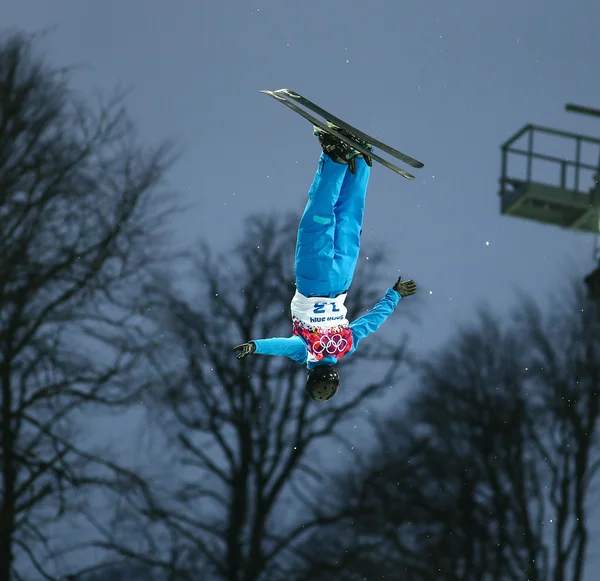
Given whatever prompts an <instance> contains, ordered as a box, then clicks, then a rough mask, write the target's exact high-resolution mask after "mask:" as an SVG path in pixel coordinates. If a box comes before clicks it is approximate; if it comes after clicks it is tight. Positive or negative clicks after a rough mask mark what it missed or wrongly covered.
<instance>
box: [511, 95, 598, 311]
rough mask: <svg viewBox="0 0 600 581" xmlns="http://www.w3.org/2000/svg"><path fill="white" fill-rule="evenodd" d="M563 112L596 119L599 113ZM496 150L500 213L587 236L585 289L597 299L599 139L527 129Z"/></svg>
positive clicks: (589, 110)
mask: <svg viewBox="0 0 600 581" xmlns="http://www.w3.org/2000/svg"><path fill="white" fill-rule="evenodd" d="M565 109H566V111H569V112H573V113H581V114H584V115H589V116H594V117H600V109H592V108H590V107H581V106H579V105H572V104H568V105H566V107H565ZM501 150H502V175H501V177H500V192H499V195H500V211H501V213H502V214H503V215H507V216H514V217H518V218H524V219H527V220H534V221H536V222H541V223H544V224H551V225H554V226H559V227H561V228H567V229H569V230H572V231H577V232H587V233H589V234H593V235H594V261H595V263H596V268H595V270H594V271H593V272H591V273H590V274H589V275H588V276H587V277H586V278H585V284H586V285H587V287H588V291H589V294H590V298H598V299H600V138H596V137H590V136H586V135H581V134H579V133H569V132H566V131H559V130H557V129H550V128H548V127H540V126H538V125H532V124H528V125H525V127H523V128H522V129H520V130H519V131H517V133H515V134H514V135H513V136H512V137H511V138H510V139H509V140H508V141H506V142H505V143H504V144H503V145H502V146H501ZM514 166H516V168H515V167H514Z"/></svg>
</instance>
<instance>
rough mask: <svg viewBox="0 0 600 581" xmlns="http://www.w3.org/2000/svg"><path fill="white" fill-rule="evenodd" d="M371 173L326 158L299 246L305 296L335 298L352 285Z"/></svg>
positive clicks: (362, 165) (360, 164)
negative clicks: (351, 168)
mask: <svg viewBox="0 0 600 581" xmlns="http://www.w3.org/2000/svg"><path fill="white" fill-rule="evenodd" d="M370 173H371V168H370V167H369V166H368V165H367V164H366V162H365V160H364V159H362V158H358V159H357V160H356V174H353V173H352V172H351V171H350V169H349V168H348V166H347V165H345V164H341V163H335V162H333V161H332V160H331V159H330V158H329V156H327V155H326V154H324V153H322V154H321V157H320V159H319V167H318V169H317V173H316V175H315V179H314V181H313V183H312V186H311V188H310V190H309V192H308V203H307V204H306V208H305V210H304V214H303V215H302V218H301V220H300V226H299V227H298V238H297V242H296V288H297V289H298V291H299V292H300V293H302V294H303V295H304V296H307V297H309V296H318V297H335V296H337V295H339V294H341V293H343V292H345V291H347V290H348V288H349V287H350V285H351V284H352V278H353V277H354V270H355V269H356V263H357V261H358V255H359V253H360V235H361V232H362V223H363V214H364V211H365V201H366V196H367V185H368V183H369V175H370Z"/></svg>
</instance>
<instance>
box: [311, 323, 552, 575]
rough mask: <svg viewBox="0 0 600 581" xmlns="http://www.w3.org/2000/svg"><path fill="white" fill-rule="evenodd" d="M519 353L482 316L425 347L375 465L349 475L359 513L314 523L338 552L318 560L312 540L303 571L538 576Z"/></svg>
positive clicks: (350, 500)
mask: <svg viewBox="0 0 600 581" xmlns="http://www.w3.org/2000/svg"><path fill="white" fill-rule="evenodd" d="M519 354H520V350H519V344H518V342H516V341H515V339H514V336H512V334H510V333H505V332H503V331H502V330H501V328H500V326H499V325H498V324H497V323H496V322H495V321H494V320H493V319H491V318H490V317H488V316H482V317H481V321H480V324H479V326H477V327H474V328H472V329H466V330H463V331H462V332H461V333H460V334H459V336H458V337H456V338H454V339H453V340H452V341H451V343H450V344H449V345H448V346H447V347H445V348H443V349H442V351H441V352H440V353H437V354H434V355H432V356H431V358H430V360H429V362H428V363H426V364H425V365H423V366H422V367H421V370H420V371H421V376H420V381H419V383H418V387H417V389H416V390H415V392H414V394H413V395H412V397H411V398H410V400H409V401H408V402H407V403H406V404H405V405H406V409H405V410H404V411H403V412H400V413H396V414H394V416H393V417H392V418H391V419H390V420H388V421H386V422H384V423H382V424H381V429H380V442H379V444H378V446H377V447H376V449H375V450H374V451H373V453H372V457H373V462H372V465H371V466H370V467H369V469H368V470H367V471H366V472H365V474H364V475H363V476H362V477H361V475H360V474H354V475H353V476H352V479H351V481H353V482H355V483H356V484H354V485H353V486H352V487H349V488H348V489H347V491H346V493H345V495H344V496H345V497H346V501H345V502H346V503H347V504H350V505H352V506H354V507H356V510H355V515H356V516H355V518H354V519H353V520H352V522H350V523H348V522H346V523H345V525H346V527H345V529H339V528H336V527H333V528H331V529H330V530H324V531H322V532H321V533H320V534H321V536H322V537H324V538H329V539H341V540H342V541H341V543H340V546H339V548H338V549H337V554H335V553H334V554H333V555H330V556H328V557H327V559H326V560H325V562H323V560H321V561H317V562H316V563H315V562H314V555H315V554H316V551H315V549H314V545H313V546H311V545H309V546H308V547H307V548H306V550H305V555H306V562H307V563H309V565H310V567H309V569H308V573H307V574H304V575H302V576H299V578H300V579H314V580H318V581H329V580H330V579H334V578H336V579H343V580H348V581H354V580H357V581H358V580H359V579H362V578H364V577H365V576H366V577H367V578H369V574H370V575H372V576H373V578H375V577H378V576H383V575H385V576H391V575H392V574H396V575H397V574H398V572H400V571H401V572H402V578H403V579H407V580H409V581H442V580H444V581H455V580H456V581H458V580H459V579H460V580H462V581H465V580H466V581H501V580H502V581H504V580H508V579H514V580H515V581H516V580H523V579H540V580H541V579H544V578H545V577H543V575H538V569H539V568H541V567H542V566H543V561H544V554H543V550H542V547H541V544H540V534H541V533H540V531H539V527H541V523H540V520H539V519H540V517H541V516H542V514H541V512H540V510H541V501H540V495H541V486H540V483H539V482H538V480H537V465H536V464H535V462H532V460H531V458H530V453H529V449H530V448H531V446H530V445H529V444H528V440H527V432H526V427H527V425H528V422H529V421H530V419H529V418H528V415H527V401H526V399H525V398H524V395H523V390H522V387H523V382H522V380H521V375H522V374H521V370H520V365H519ZM349 539H351V540H352V542H351V543H350V544H349V543H348V540H349ZM322 543H323V544H324V542H322ZM311 560H312V561H313V562H312V563H311Z"/></svg>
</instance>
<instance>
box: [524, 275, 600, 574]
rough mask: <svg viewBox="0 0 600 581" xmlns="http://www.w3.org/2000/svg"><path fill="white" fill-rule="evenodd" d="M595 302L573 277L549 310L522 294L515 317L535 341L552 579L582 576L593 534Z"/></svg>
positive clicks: (533, 370) (534, 402)
mask: <svg viewBox="0 0 600 581" xmlns="http://www.w3.org/2000/svg"><path fill="white" fill-rule="evenodd" d="M565 298H566V300H565ZM598 309H599V305H598V303H597V302H593V301H589V300H587V299H586V298H585V296H584V292H583V289H582V288H581V287H580V286H579V285H572V287H571V288H568V289H567V290H566V292H563V293H561V296H560V297H559V299H557V300H555V301H554V303H553V308H552V310H551V312H550V313H549V314H547V315H543V314H542V312H541V311H540V309H539V307H538V306H537V305H536V304H535V303H534V302H533V301H531V300H525V301H524V305H523V308H522V309H521V311H520V312H519V317H518V320H519V325H520V328H521V330H522V332H523V334H524V335H525V336H526V337H527V338H528V342H529V345H530V346H531V350H530V352H529V353H528V356H529V357H528V361H527V367H528V372H529V374H530V377H531V382H532V384H533V385H534V386H535V389H532V398H531V406H532V409H533V410H534V413H535V414H536V416H537V421H536V424H535V428H536V429H535V430H534V431H532V433H531V438H532V439H533V441H534V443H535V446H536V447H537V449H538V453H539V456H540V457H541V458H543V460H544V465H545V468H546V470H547V480H546V481H547V483H548V490H549V494H548V499H547V501H548V503H549V510H548V513H549V515H550V517H551V523H552V526H551V532H550V535H549V536H550V539H549V544H551V545H552V553H551V554H552V567H551V571H552V577H551V578H552V579H553V580H554V581H582V580H583V578H584V570H585V562H586V553H587V550H588V546H589V541H590V527H589V521H590V516H591V514H592V513H591V511H592V510H593V507H594V505H595V503H594V504H592V503H591V498H590V493H591V492H592V487H593V485H594V484H597V482H598V469H599V468H600V445H599V440H598V436H599V428H600V311H599V310H598Z"/></svg>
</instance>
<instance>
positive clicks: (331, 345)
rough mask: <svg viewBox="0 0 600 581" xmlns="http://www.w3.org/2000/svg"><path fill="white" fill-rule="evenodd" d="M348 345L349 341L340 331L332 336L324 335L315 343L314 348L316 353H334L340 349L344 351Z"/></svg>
mask: <svg viewBox="0 0 600 581" xmlns="http://www.w3.org/2000/svg"><path fill="white" fill-rule="evenodd" d="M346 347H348V341H347V340H346V339H344V337H342V336H341V335H340V334H339V333H336V334H335V335H332V336H331V337H322V338H321V339H320V340H319V341H316V342H315V343H314V344H313V350H314V352H315V353H317V354H318V355H320V354H321V353H323V352H326V353H328V354H329V355H333V354H334V353H338V352H339V351H343V350H344V349H346Z"/></svg>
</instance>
